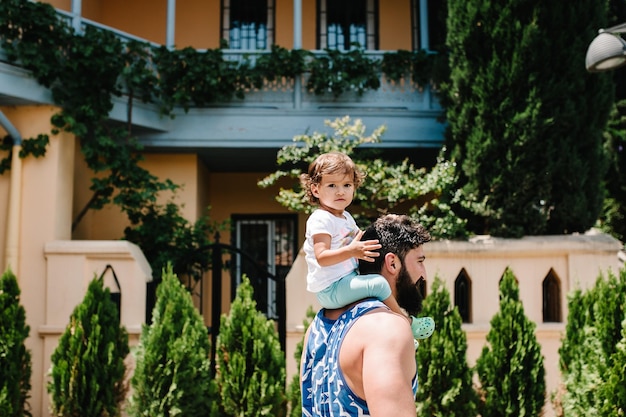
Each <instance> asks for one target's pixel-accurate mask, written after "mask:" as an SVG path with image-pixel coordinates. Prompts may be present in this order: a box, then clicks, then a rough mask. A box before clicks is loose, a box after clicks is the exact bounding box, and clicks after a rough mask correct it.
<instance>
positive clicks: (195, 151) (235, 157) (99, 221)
mask: <svg viewBox="0 0 626 417" xmlns="http://www.w3.org/2000/svg"><path fill="white" fill-rule="evenodd" d="M46 3H49V4H51V5H52V6H54V7H55V8H56V12H57V14H58V16H59V18H60V19H64V20H65V21H66V22H68V24H69V25H72V27H74V28H75V29H76V30H77V31H78V32H79V33H80V32H81V31H83V30H85V28H87V27H100V28H103V29H105V30H107V31H111V32H113V33H115V34H116V36H118V37H120V38H123V39H136V40H144V41H147V42H151V43H153V44H157V45H165V46H166V47H168V48H176V49H182V48H185V47H191V48H195V49H199V50H205V49H214V48H218V47H219V46H220V43H221V41H222V40H226V41H227V42H228V48H227V49H224V50H223V53H224V56H225V57H226V58H227V59H232V60H237V59H241V58H242V57H243V56H244V55H245V56H251V57H256V56H261V55H263V54H266V53H268V51H269V50H270V48H271V47H272V45H278V46H281V47H284V48H287V49H305V50H310V51H313V52H314V53H315V54H318V55H320V54H323V53H324V52H323V50H324V49H336V50H340V51H346V50H349V49H350V48H351V45H352V44H353V43H354V42H357V43H359V44H360V45H363V46H365V49H366V54H367V56H368V57H370V58H372V59H376V58H381V57H382V55H383V53H385V52H387V51H397V50H420V49H430V48H431V46H432V45H434V44H436V43H440V42H441V39H442V31H441V27H439V26H438V25H437V24H436V19H435V18H434V16H435V15H436V14H437V12H438V10H437V7H438V2H437V1H433V0H385V1H382V0H359V1H357V0H343V1H337V0H334V1H332V2H331V1H328V0H264V1H252V0H185V1H181V0H179V1H178V2H176V0H135V1H130V2H129V1H119V0H106V1H105V0H55V1H48V2H46ZM305 83H306V74H305V75H303V77H302V78H300V79H296V80H284V79H282V80H277V81H275V82H273V83H266V84H265V85H264V87H263V88H261V89H258V90H252V91H247V92H246V95H245V98H244V99H238V98H235V99H232V100H230V101H228V102H221V103H211V105H210V106H206V107H202V108H191V109H189V111H188V112H185V111H184V110H183V109H178V108H177V109H174V114H175V116H176V117H175V118H163V117H161V116H160V114H159V109H158V108H157V107H156V106H154V105H148V104H137V103H135V105H134V106H133V116H132V119H131V120H130V123H131V124H132V130H133V134H135V135H136V136H137V137H138V138H139V140H140V142H141V143H142V144H143V145H144V146H145V149H146V152H145V162H144V164H143V166H144V167H145V168H147V169H148V170H149V171H150V172H152V173H153V174H155V175H157V176H158V177H159V178H162V179H166V178H168V179H171V180H172V181H173V182H174V183H176V184H180V185H182V186H183V188H182V190H181V191H180V192H179V193H178V199H179V201H180V202H181V203H183V204H184V205H183V209H182V210H183V215H184V216H185V217H186V218H187V219H188V220H190V221H195V220H196V219H198V218H200V217H201V216H202V215H203V214H205V209H206V207H207V206H210V207H211V211H210V217H211V219H212V220H215V221H225V220H229V221H230V222H231V228H230V230H229V231H226V232H224V233H222V235H221V236H220V241H221V242H223V243H227V244H230V245H232V246H234V247H237V248H240V249H241V250H243V251H245V252H246V253H249V254H251V255H253V257H255V258H256V259H255V260H256V261H257V262H258V263H260V264H264V265H266V266H267V269H268V271H269V272H270V273H271V274H272V275H274V276H276V277H278V278H279V279H286V289H285V288H284V287H282V286H280V285H277V284H276V282H274V281H271V280H269V281H268V280H259V281H256V284H255V285H256V286H255V296H256V297H257V302H258V304H259V307H260V309H261V310H263V312H264V313H266V314H267V315H268V317H270V318H273V319H275V320H276V321H277V323H278V327H279V329H280V330H281V332H282V335H283V337H284V339H283V341H284V343H285V344H286V355H287V363H288V373H289V374H290V375H291V374H293V372H295V366H296V364H295V361H294V360H293V359H292V358H293V351H294V346H295V344H296V343H297V342H298V341H299V340H300V338H301V337H302V329H301V323H302V320H303V318H304V317H305V311H306V308H307V307H308V306H309V305H311V306H313V307H317V304H316V302H315V300H314V297H312V296H311V294H308V293H306V291H305V279H304V275H303V274H304V272H303V271H304V269H303V268H304V264H303V262H302V259H301V258H300V257H298V256H297V255H298V252H299V248H300V247H301V244H302V242H303V236H304V222H305V220H306V217H305V216H304V215H302V214H293V213H291V212H288V211H287V210H286V209H285V208H284V207H282V206H281V205H279V204H278V203H277V202H276V201H275V200H274V196H275V195H276V192H277V190H276V189H267V190H266V189H261V188H259V187H258V186H257V181H258V180H260V179H262V178H263V177H265V176H266V175H267V174H268V173H270V172H273V171H274V170H275V169H276V153H277V151H278V149H280V148H281V147H282V146H284V145H287V144H289V143H291V142H292V138H293V137H294V136H296V135H301V134H304V133H306V132H313V131H316V130H317V131H321V130H324V129H325V127H324V121H326V120H334V119H336V118H338V117H343V116H346V115H349V116H350V117H351V118H352V119H361V120H362V121H363V122H364V124H365V125H366V126H367V128H368V129H374V128H376V127H378V126H380V125H383V124H384V125H386V126H387V132H386V133H385V135H384V137H383V143H382V144H380V147H381V149H383V151H384V152H385V153H386V155H387V156H389V157H390V158H399V157H409V158H410V159H411V160H412V161H413V162H414V163H415V164H416V165H418V166H428V165H431V164H433V163H434V160H435V156H436V154H437V152H438V150H439V148H440V146H441V144H442V143H443V131H444V127H443V125H442V124H441V123H440V122H438V121H437V118H438V117H439V116H440V115H441V113H442V110H441V108H440V106H439V104H438V103H437V101H436V99H435V97H434V94H432V92H431V89H430V88H429V86H418V85H415V84H414V83H413V82H411V81H410V80H403V81H402V82H391V81H389V80H386V79H385V78H384V77H383V78H382V79H381V87H380V88H379V89H378V90H368V91H366V92H365V93H364V94H362V95H359V94H357V93H355V92H349V93H346V94H342V95H341V96H339V97H334V96H333V95H332V94H325V95H316V94H313V93H312V92H310V91H307V89H306V88H305V87H303V86H304V85H306V84H305ZM127 110H128V100H127V98H125V97H119V98H115V100H114V107H113V109H112V110H111V112H110V115H109V117H110V120H111V121H112V122H119V123H128V122H129V119H128V111H127ZM56 111H57V108H56V107H55V104H54V101H53V99H52V96H51V93H50V90H48V89H47V88H45V87H43V86H41V85H39V84H38V83H37V82H36V81H35V80H34V79H33V78H32V77H31V76H30V74H29V73H28V72H27V71H25V70H24V69H23V68H21V67H20V65H19V64H16V63H12V62H9V60H8V59H7V57H6V54H5V53H4V51H3V50H2V49H1V48H0V115H1V116H2V117H1V118H0V122H1V123H0V134H2V135H3V136H4V134H5V133H6V134H9V135H10V136H11V138H12V140H13V141H14V143H17V144H19V140H20V138H30V137H36V136H37V135H39V134H49V133H50V132H51V130H52V125H51V121H50V119H51V116H52V115H53V114H54V113H55V112H56ZM50 140H51V143H50V145H49V148H48V151H47V154H46V156H45V158H33V157H28V158H26V159H24V160H21V161H18V160H16V159H14V160H13V165H12V168H11V170H10V171H9V172H6V173H4V175H2V176H0V236H2V239H1V240H0V253H1V254H2V255H3V256H2V258H1V259H0V271H4V270H5V269H6V268H8V267H9V266H10V267H11V268H12V270H13V271H14V272H15V273H16V275H17V277H18V281H19V283H20V287H21V289H22V303H23V305H24V306H25V308H26V313H27V320H28V323H29V325H30V327H31V335H30V338H29V339H28V342H27V343H28V347H29V349H31V351H32V357H33V377H32V386H33V389H32V398H31V401H30V404H31V406H32V412H33V416H35V417H40V416H41V417H43V416H48V415H49V414H48V399H47V395H46V389H45V383H46V378H47V377H46V374H47V371H48V369H49V366H50V360H49V358H50V354H51V352H52V351H53V350H54V348H55V346H56V340H57V338H58V336H59V334H60V333H61V332H62V331H63V329H64V327H65V324H66V322H67V319H68V317H69V314H70V313H71V311H72V309H73V308H74V306H75V305H76V303H78V302H80V300H81V299H82V295H83V294H84V291H85V289H86V287H87V283H88V282H89V280H91V279H92V278H93V276H94V274H96V275H100V274H103V273H105V271H111V270H113V271H115V276H116V277H117V278H119V282H120V285H119V289H118V290H119V291H120V292H121V320H122V323H123V324H124V325H125V326H126V327H127V329H128V330H129V333H130V335H131V338H132V340H133V342H136V340H137V338H138V335H139V332H140V326H141V323H142V322H143V320H144V319H145V310H146V308H145V303H146V296H147V292H149V289H148V288H150V285H149V282H150V281H151V271H150V267H149V265H148V264H147V262H146V260H145V257H144V256H143V254H142V253H141V251H140V249H139V248H137V247H136V246H135V245H132V244H129V243H127V242H123V241H119V239H120V237H121V236H123V229H124V227H125V226H126V225H127V219H126V218H125V217H124V215H123V214H122V213H121V212H120V211H119V210H118V209H117V208H116V207H113V206H108V207H105V208H104V209H103V210H100V211H90V212H88V214H87V215H86V216H85V217H84V218H83V219H82V221H81V222H80V223H79V224H78V226H77V227H76V228H74V230H72V222H73V220H74V219H75V217H76V216H77V214H78V212H79V211H80V210H81V209H82V207H83V206H84V205H85V203H86V202H87V201H88V199H89V198H90V191H89V186H90V179H91V178H92V176H93V174H92V173H91V172H90V171H89V170H88V169H87V166H86V164H85V162H84V160H83V156H82V154H81V152H80V148H79V146H80V145H79V142H78V140H77V139H76V138H74V137H73V136H72V135H70V134H68V133H60V134H58V135H51V136H50ZM0 156H2V157H4V155H2V154H0ZM503 242H505V241H497V240H493V239H490V238H485V239H482V240H481V239H479V240H477V241H473V242H466V243H453V242H432V243H429V246H428V248H427V249H426V250H427V254H428V268H429V271H430V274H431V276H430V278H431V279H432V277H434V275H435V274H438V275H439V276H441V277H442V279H444V281H445V282H446V283H447V284H448V286H449V288H450V289H451V293H452V294H453V295H454V296H455V297H456V298H455V299H454V302H455V304H457V305H458V306H459V307H460V308H461V310H462V314H463V315H464V320H465V322H466V324H465V325H464V326H465V329H466V331H467V333H468V339H469V344H470V346H469V351H468V358H469V360H470V362H472V361H473V360H475V358H476V357H477V355H478V353H479V352H480V349H481V347H482V345H483V344H484V336H485V334H486V331H487V330H488V324H489V320H490V318H491V316H492V315H493V314H495V312H496V311H497V305H498V295H497V282H498V281H499V278H500V277H501V275H502V273H503V271H504V268H505V267H506V266H507V265H508V266H511V267H512V268H513V270H514V272H515V274H516V277H517V278H518V280H519V281H520V294H521V297H522V300H523V301H524V303H525V306H526V309H527V312H528V314H529V316H530V317H531V318H532V319H533V320H535V321H536V322H537V323H538V324H539V327H538V336H539V337H540V340H541V341H542V344H543V346H544V348H545V355H546V357H547V358H548V360H546V368H547V370H548V379H549V381H548V388H549V389H554V388H555V387H556V385H557V384H558V378H559V376H558V368H557V367H556V362H557V361H556V357H557V356H556V355H557V349H558V343H559V340H560V337H561V335H562V332H563V329H564V324H563V321H564V318H565V317H566V315H567V311H566V295H567V292H568V291H569V290H571V289H572V288H574V287H575V286H576V285H578V284H579V283H582V285H588V283H590V282H593V281H594V280H595V278H596V277H597V274H598V272H599V271H607V270H608V269H613V270H617V269H618V268H619V267H620V265H621V263H620V261H618V258H617V253H618V251H619V248H620V245H619V242H616V241H614V240H612V239H610V238H608V237H606V236H603V235H599V236H574V237H567V238H565V239H564V240H555V239H552V238H546V239H526V240H522V241H520V242H517V241H515V242H513V243H512V245H511V246H507V244H505V243H503ZM506 247H509V248H510V249H505V248H506ZM224 261H225V262H227V261H228V262H229V264H230V266H231V271H232V274H224V276H223V280H222V284H223V285H221V286H220V287H215V286H214V284H215V282H213V280H212V278H211V276H210V274H209V273H207V274H206V276H205V278H204V279H203V281H202V285H201V286H200V287H199V290H198V291H197V295H196V296H195V302H196V303H197V305H198V307H199V308H200V309H201V311H202V314H203V316H204V317H205V320H206V323H207V324H208V325H210V324H213V323H215V319H216V317H217V314H216V313H217V312H220V313H227V312H228V309H229V303H230V300H231V299H232V297H233V294H234V289H235V287H236V285H237V284H238V282H240V279H241V273H242V271H243V272H249V275H250V271H246V266H245V262H243V260H242V259H241V257H238V256H232V257H230V256H226V257H225V259H224ZM108 266H111V268H107V267H108ZM108 274H109V275H106V277H107V278H106V279H107V281H106V282H107V285H108V286H110V287H111V288H112V291H116V288H117V284H116V283H115V281H114V280H113V279H112V277H111V275H110V272H109V273H108ZM546 283H547V284H546ZM546 287H547V288H548V290H546V289H545V288H546ZM215 288H220V291H219V294H214V293H213V290H214V289H215ZM546 291H547V292H546ZM546 298H548V300H549V301H550V303H549V306H550V308H549V309H546V308H545V304H544V303H545V301H546ZM216 300H217V301H218V302H217V303H216ZM220 304H221V305H220ZM216 306H219V307H220V308H219V310H215V307H216ZM546 314H547V316H546ZM548 412H549V410H548Z"/></svg>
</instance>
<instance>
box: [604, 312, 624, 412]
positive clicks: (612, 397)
mask: <svg viewBox="0 0 626 417" xmlns="http://www.w3.org/2000/svg"><path fill="white" fill-rule="evenodd" d="M611 363H612V365H611V368H610V369H609V371H608V373H607V374H606V378H605V382H604V383H603V384H602V385H601V386H600V397H601V398H602V399H603V403H602V405H601V408H600V415H602V416H606V417H620V416H624V415H626V318H625V319H624V321H623V322H622V340H621V341H620V342H619V343H618V344H617V346H616V347H615V353H614V354H613V355H612V356H611Z"/></svg>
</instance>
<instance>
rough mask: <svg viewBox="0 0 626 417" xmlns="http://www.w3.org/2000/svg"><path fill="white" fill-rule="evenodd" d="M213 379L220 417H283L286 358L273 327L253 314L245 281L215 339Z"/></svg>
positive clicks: (224, 317)
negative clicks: (214, 371)
mask: <svg viewBox="0 0 626 417" xmlns="http://www.w3.org/2000/svg"><path fill="white" fill-rule="evenodd" d="M215 360H216V364H217V369H218V372H217V375H216V380H217V384H218V389H219V392H220V397H221V405H222V410H221V411H222V415H223V416H233V417H235V416H237V417H244V416H245V417H254V416H276V417H281V416H285V415H286V413H287V400H286V398H285V356H284V353H283V352H282V350H281V348H280V342H279V341H278V333H277V331H276V329H275V327H274V323H273V322H272V321H270V320H267V318H265V316H264V315H263V314H261V313H260V312H259V311H257V309H256V302H255V301H254V298H253V288H252V285H251V284H250V281H249V279H248V278H247V277H246V276H244V277H243V280H242V283H241V285H239V288H237V295H236V297H235V300H234V301H233V303H232V305H231V310H230V314H229V315H228V316H222V319H221V323H220V334H219V335H218V337H217V357H216V358H215Z"/></svg>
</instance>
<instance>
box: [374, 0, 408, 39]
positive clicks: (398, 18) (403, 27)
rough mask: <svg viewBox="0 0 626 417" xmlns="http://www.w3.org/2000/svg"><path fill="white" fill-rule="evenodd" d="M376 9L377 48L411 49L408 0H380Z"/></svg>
mask: <svg viewBox="0 0 626 417" xmlns="http://www.w3.org/2000/svg"><path fill="white" fill-rule="evenodd" d="M378 10H379V17H378V29H379V38H378V39H379V45H378V48H379V49H381V50H384V51H386V50H396V49H405V50H411V13H410V10H411V8H410V0H385V1H382V0H380V1H379V2H378Z"/></svg>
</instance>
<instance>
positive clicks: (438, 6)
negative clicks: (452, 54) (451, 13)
mask: <svg viewBox="0 0 626 417" xmlns="http://www.w3.org/2000/svg"><path fill="white" fill-rule="evenodd" d="M446 18H447V7H446V2H445V1H441V0H411V34H412V44H413V50H414V51H419V50H420V49H426V50H430V51H443V50H445V43H446Z"/></svg>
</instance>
